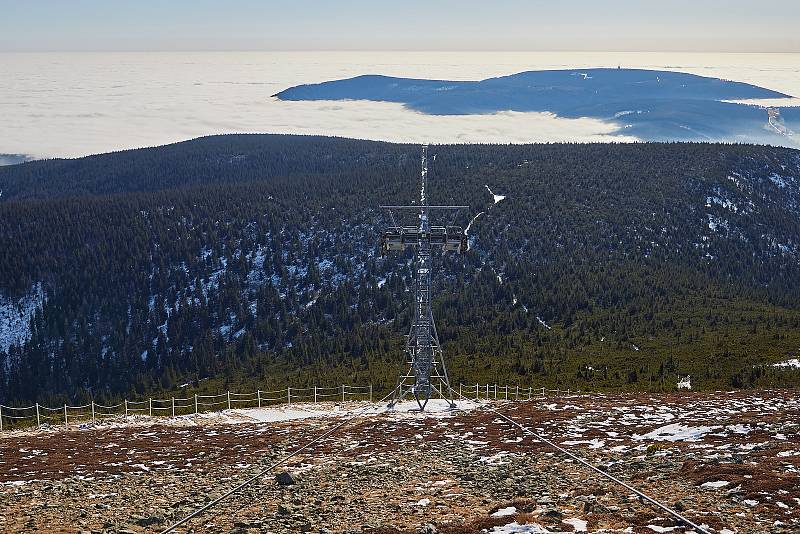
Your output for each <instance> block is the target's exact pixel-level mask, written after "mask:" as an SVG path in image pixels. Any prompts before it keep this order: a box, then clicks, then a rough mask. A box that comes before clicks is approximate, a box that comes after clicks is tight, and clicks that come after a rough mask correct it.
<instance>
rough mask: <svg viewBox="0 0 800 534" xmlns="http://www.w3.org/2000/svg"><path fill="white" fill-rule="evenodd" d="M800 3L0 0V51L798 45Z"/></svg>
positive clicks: (739, 48)
mask: <svg viewBox="0 0 800 534" xmlns="http://www.w3.org/2000/svg"><path fill="white" fill-rule="evenodd" d="M798 35H800V0H658V1H656V0H558V1H539V0H528V1H524V0H483V1H473V0H440V1H435V0H430V1H421V0H392V1H387V2H383V1H380V0H339V1H336V0H331V1H322V0H283V1H272V0H262V1H255V0H217V1H210V0H161V1H155V0H129V1H125V0H0V51H73V50H113V51H118V50H604V51H617V50H626V51H728V52H800V37H798Z"/></svg>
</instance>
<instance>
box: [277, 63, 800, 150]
mask: <svg viewBox="0 0 800 534" xmlns="http://www.w3.org/2000/svg"><path fill="white" fill-rule="evenodd" d="M274 96H275V97H277V98H280V99H282V100H298V101H302V100H372V101H383V102H396V103H401V104H404V105H405V106H407V107H408V108H410V109H413V110H416V111H420V112H422V113H427V114H432V115H466V114H485V113H496V112H500V111H518V112H550V113H554V114H556V115H557V116H559V117H563V118H580V117H590V118H596V119H601V120H604V121H608V122H611V123H613V124H616V125H617V126H618V127H619V133H624V134H627V135H633V136H636V137H638V138H640V139H642V140H648V141H715V142H749V143H763V144H779V145H786V146H798V147H800V140H798V139H796V138H795V137H794V136H793V135H790V134H791V133H792V132H793V131H794V130H798V131H800V108H791V107H784V108H778V111H779V113H780V115H781V116H782V120H783V121H784V122H785V126H786V130H785V131H781V130H780V129H777V128H775V127H773V126H772V121H771V120H770V116H769V114H768V111H767V110H766V109H763V108H761V107H758V106H753V105H745V104H739V103H734V102H729V101H734V100H755V99H780V98H791V96H790V95H786V94H784V93H780V92H778V91H773V90H770V89H765V88H762V87H758V86H755V85H751V84H747V83H742V82H735V81H729V80H721V79H718V78H709V77H704V76H698V75H695V74H686V73H680V72H671V71H657V70H644V69H608V68H603V69H569V70H546V71H529V72H521V73H518V74H513V75H510V76H502V77H497V78H488V79H486V80H480V81H447V80H425V79H411V78H395V77H390V76H381V75H364V76H357V77H354V78H348V79H344V80H335V81H328V82H323V83H318V84H308V85H299V86H296V87H291V88H288V89H286V90H284V91H281V92H279V93H277V94H276V95H274Z"/></svg>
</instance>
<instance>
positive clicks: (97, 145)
mask: <svg viewBox="0 0 800 534" xmlns="http://www.w3.org/2000/svg"><path fill="white" fill-rule="evenodd" d="M618 65H619V66H623V67H628V68H649V69H666V70H675V71H681V72H690V73H694V74H700V75H704V76H713V77H719V78H725V79H731V80H737V81H743V82H748V83H753V84H756V85H759V86H762V87H767V88H769V89H774V90H777V91H781V92H783V93H786V94H791V95H800V54H687V53H676V54H666V53H577V52H563V53H553V52H538V53H518V52H515V53H502V52H487V53H475V52H469V53H452V52H451V53H445V52H436V53H425V52H197V53H70V54H60V53H59V54H56V53H53V54H33V53H26V54H0V72H3V73H4V74H3V76H0V117H2V121H0V163H9V162H15V161H19V160H20V158H21V157H22V155H25V156H27V157H32V158H46V157H77V156H83V155H87V154H93V153H100V152H109V151H114V150H121V149H127V148H136V147H144V146H155V145H162V144H165V143H171V142H176V141H182V140H185V139H191V138H194V137H199V136H203V135H210V134H218V133H234V132H248V133H251V132H253V133H301V134H324V135H338V136H345V137H356V138H364V139H377V140H388V141H407V142H431V143H466V142H491V143H507V142H510V143H523V142H548V141H581V142H596V141H620V142H627V141H635V140H636V139H635V138H633V137H630V136H626V135H625V134H624V133H623V132H621V131H620V130H619V128H618V126H617V125H614V124H610V123H606V122H603V121H600V120H595V119H588V118H586V119H562V118H559V117H555V116H553V115H552V114H549V113H516V112H503V113H496V114H488V115H469V116H431V115H425V114H421V113H417V112H414V111H410V110H407V109H405V108H404V107H403V106H402V105H400V104H394V103H382V102H284V101H279V100H277V99H275V98H273V97H272V95H273V94H275V93H277V92H279V91H281V90H282V89H285V88H287V87H290V86H293V85H298V84H302V83H316V82H322V81H326V80H332V79H339V78H347V77H351V76H356V75H359V74H386V75H393V76H402V77H419V78H434V79H447V80H470V79H483V78H487V77H491V76H501V75H507V74H512V73H515V72H520V71H525V70H538V69H563V68H576V69H577V68H584V67H616V66H618ZM793 103H794V104H797V101H796V100H795V101H793ZM781 104H785V102H781Z"/></svg>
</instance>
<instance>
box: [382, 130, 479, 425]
mask: <svg viewBox="0 0 800 534" xmlns="http://www.w3.org/2000/svg"><path fill="white" fill-rule="evenodd" d="M421 180H422V188H421V197H420V204H419V205H411V206H381V208H383V209H386V210H388V211H389V217H390V219H391V221H392V226H389V227H388V228H385V229H384V230H383V232H382V233H381V255H382V256H385V255H386V254H387V253H389V252H392V251H404V250H406V249H409V248H411V249H414V251H415V255H416V262H415V266H414V274H415V279H414V310H413V315H412V320H411V330H410V332H409V334H408V340H407V341H406V348H405V352H406V354H407V356H408V365H409V369H408V371H406V373H405V374H403V375H401V376H400V378H399V380H398V387H397V389H396V391H395V395H394V398H393V399H392V400H391V402H390V403H389V406H390V407H393V406H394V405H396V404H397V403H398V402H400V401H401V400H402V399H403V398H405V397H406V396H407V395H408V394H409V393H411V394H413V395H414V398H415V399H416V400H417V403H418V404H419V408H420V410H424V409H425V405H426V404H427V403H428V400H430V398H431V393H432V392H434V391H435V392H437V393H439V395H440V396H441V397H442V398H445V399H448V402H449V403H450V406H451V407H455V403H454V402H453V400H452V399H453V398H452V395H451V393H452V390H451V389H450V381H449V379H448V377H447V367H446V366H445V363H444V358H443V355H442V348H441V346H440V344H439V336H438V334H437V333H436V324H435V323H434V320H433V311H432V309H431V295H432V293H431V285H432V276H433V262H432V255H433V251H434V250H435V249H441V250H442V251H443V252H459V253H461V254H464V253H465V252H466V251H467V235H466V233H465V232H464V230H463V229H462V228H461V227H460V226H435V225H433V224H432V223H431V220H430V214H431V212H433V211H443V210H460V209H465V208H468V206H430V205H428V202H427V197H426V194H425V192H426V187H427V181H428V146H427V145H423V147H422V173H421ZM395 212H404V213H408V212H417V214H418V217H419V221H418V222H417V223H416V224H413V225H411V224H409V225H398V224H397V222H396V219H395Z"/></svg>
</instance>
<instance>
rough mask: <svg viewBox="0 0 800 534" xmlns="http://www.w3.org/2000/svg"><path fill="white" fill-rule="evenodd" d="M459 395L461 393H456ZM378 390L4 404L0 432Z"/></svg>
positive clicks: (517, 395)
mask: <svg viewBox="0 0 800 534" xmlns="http://www.w3.org/2000/svg"><path fill="white" fill-rule="evenodd" d="M454 391H455V390H454ZM572 393H578V392H577V391H572V390H569V389H567V390H563V389H546V388H533V387H520V386H498V385H497V384H474V385H467V384H459V385H458V395H459V396H460V397H462V398H469V399H472V398H474V399H476V400H480V399H488V400H506V401H522V400H531V399H533V398H536V397H545V396H547V395H549V394H552V395H555V396H561V395H570V394H572ZM372 396H373V388H372V385H371V384H370V385H368V386H350V385H347V384H342V385H341V386H313V387H305V388H293V387H287V388H286V389H279V390H260V389H259V390H257V391H254V392H248V393H237V392H233V391H226V392H225V393H220V394H218V395H200V394H196V395H194V396H192V397H170V398H168V399H153V398H150V399H147V400H140V401H129V400H124V401H122V402H120V403H118V404H114V405H111V406H105V405H102V404H98V403H96V402H94V401H92V402H90V403H89V404H83V405H80V406H70V405H68V404H64V405H63V406H59V407H56V408H51V407H49V406H44V405H42V404H39V403H36V404H34V405H32V406H25V407H21V408H20V407H13V406H4V405H2V404H0V432H2V431H3V430H11V429H14V428H21V427H28V426H32V425H35V426H37V427H41V426H42V425H43V424H51V425H53V424H64V425H66V426H69V425H70V423H79V422H86V421H92V422H94V421H97V420H98V419H102V418H108V417H119V416H125V417H127V416H130V415H145V416H148V417H158V416H171V417H175V416H178V415H191V414H200V413H205V412H216V411H221V410H231V409H233V408H262V407H265V406H272V405H281V404H285V405H289V406H291V404H292V403H293V402H303V403H311V402H313V403H314V404H317V403H319V402H332V401H336V402H338V401H341V402H345V401H348V400H369V401H370V402H372Z"/></svg>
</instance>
